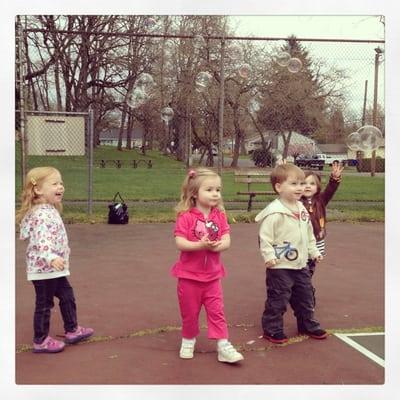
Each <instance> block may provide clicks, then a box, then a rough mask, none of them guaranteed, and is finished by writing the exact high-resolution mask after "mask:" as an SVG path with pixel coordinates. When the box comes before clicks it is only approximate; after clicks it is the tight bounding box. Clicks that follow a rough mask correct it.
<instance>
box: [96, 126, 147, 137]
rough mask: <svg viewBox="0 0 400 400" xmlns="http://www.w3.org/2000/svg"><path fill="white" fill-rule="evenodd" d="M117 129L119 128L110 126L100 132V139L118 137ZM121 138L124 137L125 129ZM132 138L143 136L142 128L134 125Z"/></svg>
mask: <svg viewBox="0 0 400 400" xmlns="http://www.w3.org/2000/svg"><path fill="white" fill-rule="evenodd" d="M119 129H120V128H110V129H107V130H105V131H102V132H100V139H118V136H119ZM122 137H123V138H125V137H126V131H124V134H123V136H122ZM131 137H132V139H142V138H143V128H142V127H136V128H133V130H132V136H131Z"/></svg>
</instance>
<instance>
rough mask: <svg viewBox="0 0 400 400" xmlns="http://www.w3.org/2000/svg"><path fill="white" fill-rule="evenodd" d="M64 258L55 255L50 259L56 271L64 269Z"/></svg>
mask: <svg viewBox="0 0 400 400" xmlns="http://www.w3.org/2000/svg"><path fill="white" fill-rule="evenodd" d="M64 263H65V262H64V259H63V258H61V257H57V258H55V259H54V260H52V261H51V263H50V265H51V266H52V267H53V268H54V269H55V270H57V271H62V270H63V269H64Z"/></svg>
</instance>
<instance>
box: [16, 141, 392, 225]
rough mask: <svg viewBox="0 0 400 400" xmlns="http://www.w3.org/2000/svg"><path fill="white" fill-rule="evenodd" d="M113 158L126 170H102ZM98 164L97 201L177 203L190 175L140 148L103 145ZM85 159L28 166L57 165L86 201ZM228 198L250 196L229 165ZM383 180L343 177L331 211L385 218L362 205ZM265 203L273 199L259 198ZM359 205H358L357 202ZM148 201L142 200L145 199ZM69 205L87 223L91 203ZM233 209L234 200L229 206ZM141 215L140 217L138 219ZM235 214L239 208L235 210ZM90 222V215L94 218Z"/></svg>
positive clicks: (153, 216)
mask: <svg viewBox="0 0 400 400" xmlns="http://www.w3.org/2000/svg"><path fill="white" fill-rule="evenodd" d="M102 159H109V160H115V159H119V160H122V162H123V163H124V165H123V167H122V168H119V169H118V168H116V167H115V166H111V165H110V166H109V165H107V167H106V168H100V166H99V160H102ZM133 159H136V160H139V159H145V160H152V164H153V167H152V168H147V166H146V165H145V164H144V163H141V164H139V166H138V167H137V168H133V167H131V166H130V165H129V160H133ZM94 160H95V167H94V170H93V199H94V200H103V201H111V199H112V198H113V196H114V194H115V193H116V192H118V191H119V192H120V193H121V195H122V196H123V198H124V199H125V200H127V201H129V200H131V201H133V200H142V201H157V202H162V201H172V202H176V201H178V199H179V196H180V186H181V183H182V180H183V177H184V175H185V173H186V167H185V165H184V163H181V162H179V161H176V160H174V159H172V158H171V157H168V156H165V155H161V154H160V153H159V152H156V151H149V152H147V153H146V156H143V155H142V154H141V153H140V152H139V151H138V150H124V151H121V152H119V151H117V150H116V149H115V148H114V147H110V146H102V147H99V148H98V149H96V150H95V153H94ZM87 164H88V162H87V159H86V157H60V156H58V157H57V156H31V157H29V158H28V168H32V167H35V166H42V165H52V166H54V167H56V168H58V169H59V170H60V172H61V174H62V176H63V179H64V183H65V187H66V193H65V200H70V201H71V200H87V197H88V194H87V193H88V167H87ZM15 167H16V180H15V187H16V198H17V199H19V197H20V191H21V173H20V152H19V149H18V148H16V164H15ZM222 179H223V196H224V200H225V201H226V202H227V203H228V202H229V201H243V202H244V201H246V200H247V197H246V196H240V195H237V194H236V192H237V191H239V190H244V189H245V188H246V185H245V184H237V183H235V182H234V172H233V170H231V169H225V170H224V171H223V174H222ZM384 182H385V181H384V179H383V178H381V177H371V176H361V175H346V173H345V175H344V177H343V179H342V183H341V185H340V188H339V190H338V192H337V193H336V195H335V197H334V200H332V202H331V203H330V204H329V206H330V208H331V209H334V210H337V211H338V212H337V213H336V214H338V215H339V214H340V212H342V213H345V215H346V216H347V217H346V218H348V219H349V218H350V217H349V215H352V216H353V217H354V218H353V219H355V220H365V219H366V220H380V221H382V220H383V218H384V207H383V206H382V205H370V206H367V207H365V206H362V202H367V201H368V202H383V201H384ZM253 188H254V189H256V190H257V189H258V190H265V185H264V184H259V185H254V187H253ZM256 199H257V200H260V201H262V204H265V201H269V200H271V199H272V197H270V198H267V197H266V196H265V197H261V198H256ZM335 201H347V202H356V203H355V204H352V205H351V206H350V205H346V206H344V205H343V204H341V205H340V206H339V205H338V206H335ZM357 203H358V204H357ZM141 204H143V203H141ZM68 208H69V206H68V207H65V213H64V218H67V219H68V218H69V219H70V220H71V221H79V220H82V222H84V221H87V220H88V218H87V216H86V215H85V213H86V206H79V207H73V209H72V208H71V210H69V209H68ZM227 208H228V209H229V204H227ZM245 209H246V205H245V203H243V213H242V214H237V216H238V218H239V219H240V218H243V219H244V220H245V219H246V218H249V217H250V215H249V213H246V212H245V211H244V210H245ZM104 213H105V211H104V206H101V207H100V206H99V207H97V206H96V205H95V206H94V209H93V216H92V219H91V220H92V221H95V222H99V220H102V218H103V219H104ZM131 214H132V218H131V220H137V221H151V220H156V221H164V220H173V218H174V213H173V211H172V210H171V206H170V205H168V206H163V205H160V204H158V205H154V204H153V205H150V204H149V205H148V206H146V207H141V209H140V210H135V211H133V210H132V213H131ZM134 215H136V218H135V217H134ZM232 215H235V212H233V211H232ZM89 220H90V219H89Z"/></svg>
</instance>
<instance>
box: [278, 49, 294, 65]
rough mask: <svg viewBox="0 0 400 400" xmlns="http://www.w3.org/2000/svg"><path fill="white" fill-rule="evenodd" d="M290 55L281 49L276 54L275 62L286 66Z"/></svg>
mask: <svg viewBox="0 0 400 400" xmlns="http://www.w3.org/2000/svg"><path fill="white" fill-rule="evenodd" d="M290 58H291V56H290V54H289V53H288V52H286V51H282V52H281V53H279V54H278V55H277V56H276V62H277V63H278V64H279V65H280V66H281V67H287V65H288V64H289V60H290Z"/></svg>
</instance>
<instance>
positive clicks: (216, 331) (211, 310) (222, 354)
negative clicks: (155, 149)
mask: <svg viewBox="0 0 400 400" xmlns="http://www.w3.org/2000/svg"><path fill="white" fill-rule="evenodd" d="M176 211H177V213H178V217H177V221H176V224H175V230H174V234H175V241H176V245H177V248H178V249H179V250H180V251H181V253H180V256H179V260H178V261H177V262H176V263H175V265H174V266H173V267H172V271H171V273H172V275H173V276H175V277H176V278H178V285H177V294H178V300H179V307H180V313H181V317H182V345H181V349H180V352H179V355H180V357H181V358H184V359H188V358H193V352H194V346H195V342H196V336H197V335H198V334H199V333H200V329H199V313H200V310H201V307H202V306H203V305H204V308H205V310H206V315H207V325H208V338H209V339H215V340H217V349H218V361H221V362H228V363H234V362H237V361H240V360H243V356H242V355H241V354H240V353H238V352H237V351H236V350H235V348H234V347H233V346H232V344H231V343H230V342H229V341H228V328H227V322H226V319H225V314H224V304H223V294H222V285H221V278H222V277H224V276H225V268H224V265H223V264H222V262H221V260H220V252H221V251H224V250H226V249H228V248H229V246H230V235H229V232H230V229H229V225H228V222H227V219H226V215H225V213H224V212H223V206H222V198H221V178H220V177H219V175H218V174H216V173H215V172H213V171H211V170H209V169H206V168H199V169H197V170H190V171H189V172H188V174H187V176H186V177H185V180H184V182H183V185H182V195H181V201H180V202H179V204H178V205H177V207H176Z"/></svg>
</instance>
